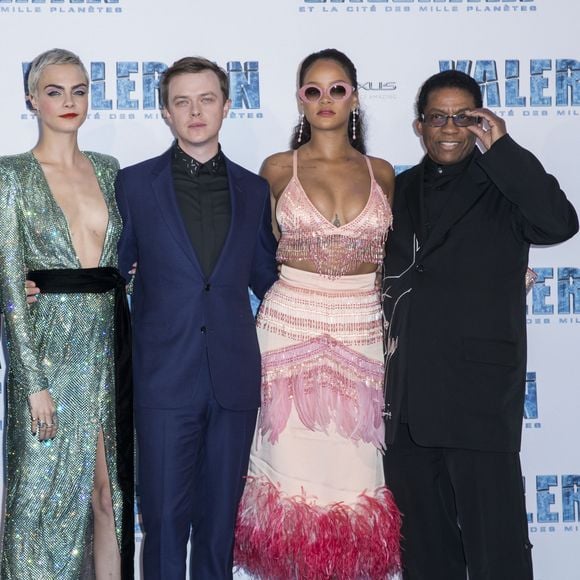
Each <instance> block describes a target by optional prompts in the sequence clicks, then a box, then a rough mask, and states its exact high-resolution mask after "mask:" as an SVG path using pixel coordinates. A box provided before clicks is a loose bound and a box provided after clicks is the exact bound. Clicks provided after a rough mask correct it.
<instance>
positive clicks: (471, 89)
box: [415, 69, 483, 119]
mask: <svg viewBox="0 0 580 580" xmlns="http://www.w3.org/2000/svg"><path fill="white" fill-rule="evenodd" d="M450 88H453V89H461V90H462V91H465V92H467V93H469V94H470V95H471V96H472V97H473V101H474V102H475V106H476V108H478V109H479V108H480V107H482V106H483V99H482V97H481V88H480V86H479V85H478V84H477V82H476V81H475V79H473V78H472V77H470V76H469V75H468V74H465V73H464V72H461V71H459V70H455V69H451V70H444V71H442V72H440V73H437V74H434V75H433V76H431V77H429V78H428V79H427V80H426V81H425V82H424V83H423V86H422V87H421V89H420V90H419V96H418V97H417V103H416V106H415V108H416V113H417V118H418V119H420V118H421V115H422V114H423V113H424V112H425V107H426V106H427V101H428V100H429V95H430V94H431V93H432V92H433V91H436V90H438V89H450Z"/></svg>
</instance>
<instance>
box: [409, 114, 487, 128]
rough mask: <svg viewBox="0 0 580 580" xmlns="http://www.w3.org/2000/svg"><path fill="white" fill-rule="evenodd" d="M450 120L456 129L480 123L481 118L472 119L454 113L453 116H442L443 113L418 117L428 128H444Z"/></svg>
mask: <svg viewBox="0 0 580 580" xmlns="http://www.w3.org/2000/svg"><path fill="white" fill-rule="evenodd" d="M448 119H451V120H452V121H453V124H454V125H455V126H456V127H471V126H472V125H477V124H478V123H481V117H472V116H471V115H466V114H465V113H455V115H444V114H443V113H429V114H428V115H425V114H424V113H422V114H421V116H420V119H419V120H420V121H421V123H426V124H427V125H429V127H444V126H445V125H447V120H448Z"/></svg>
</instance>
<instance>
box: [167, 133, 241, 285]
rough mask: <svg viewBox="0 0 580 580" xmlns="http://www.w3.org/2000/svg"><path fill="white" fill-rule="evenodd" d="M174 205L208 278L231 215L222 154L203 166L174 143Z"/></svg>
mask: <svg viewBox="0 0 580 580" xmlns="http://www.w3.org/2000/svg"><path fill="white" fill-rule="evenodd" d="M171 169H172V173H173V185H174V187H175V193H176V195H177V204H178V206H179V209H180V210H181V215H182V217H183V221H184V223H185V227H186V229H187V232H188V234H189V238H190V240H191V244H192V246H193V249H194V250H195V253H196V255H197V258H198V260H199V263H200V265H201V268H202V270H203V273H204V274H205V276H206V277H209V275H210V274H211V272H212V270H213V269H214V267H215V265H216V262H217V260H218V258H219V255H220V253H221V250H222V248H223V245H224V242H225V240H226V236H227V235H228V230H229V227H230V220H231V215H232V208H231V202H230V189H229V185H228V174H227V170H226V163H225V157H224V154H223V153H222V151H221V148H220V149H219V151H218V153H217V155H215V157H212V158H211V159H210V160H209V161H206V162H205V163H200V162H199V161H197V160H195V159H194V158H193V157H191V156H189V155H188V154H187V153H185V151H183V149H181V147H180V146H179V145H178V144H177V143H175V145H174V147H173V160H172V164H171Z"/></svg>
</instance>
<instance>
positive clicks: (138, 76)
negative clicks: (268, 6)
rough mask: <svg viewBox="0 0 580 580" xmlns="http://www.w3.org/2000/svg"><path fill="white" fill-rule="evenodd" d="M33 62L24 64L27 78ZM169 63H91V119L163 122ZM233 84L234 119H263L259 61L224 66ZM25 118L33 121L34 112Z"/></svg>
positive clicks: (231, 110) (24, 73)
mask: <svg viewBox="0 0 580 580" xmlns="http://www.w3.org/2000/svg"><path fill="white" fill-rule="evenodd" d="M29 68H30V63H28V62H26V63H22V73H23V79H24V84H25V86H26V75H27V73H28V69H29ZM166 69H167V64H166V63H163V62H159V61H118V62H115V63H109V62H105V61H94V62H91V63H90V65H89V67H88V70H89V75H90V111H89V114H88V118H89V119H95V120H100V119H116V120H128V121H131V120H135V119H139V120H143V119H161V111H160V108H159V106H160V101H159V81H160V78H161V75H162V74H163V72H164V71H165V70H166ZM225 69H226V71H227V74H228V77H229V81H230V98H231V100H232V106H231V109H230V113H229V117H230V118H232V119H261V118H262V117H263V113H262V111H261V110H260V104H261V102H260V70H259V62H258V61H246V62H240V61H229V62H227V63H226V67H225ZM21 118H22V119H34V115H33V114H32V113H31V112H28V113H22V114H21Z"/></svg>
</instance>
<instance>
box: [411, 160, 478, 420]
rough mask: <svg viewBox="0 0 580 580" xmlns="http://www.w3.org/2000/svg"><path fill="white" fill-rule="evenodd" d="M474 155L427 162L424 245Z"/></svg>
mask: <svg viewBox="0 0 580 580" xmlns="http://www.w3.org/2000/svg"><path fill="white" fill-rule="evenodd" d="M473 155H474V153H473V152H472V153H470V154H469V155H468V156H467V157H466V158H465V159H462V160H461V161H459V163H454V164H453V165H440V164H439V163H436V162H435V161H433V160H432V159H431V158H430V157H427V158H426V160H425V172H424V175H423V195H422V196H421V216H422V219H423V236H424V239H423V240H422V243H425V240H426V239H427V238H428V237H429V234H430V233H431V231H432V230H433V226H434V225H435V224H436V223H437V220H438V219H439V216H440V215H441V213H442V212H443V208H444V207H445V204H446V203H447V202H448V201H449V198H450V197H451V192H452V190H453V187H454V186H455V184H456V182H457V178H458V177H460V176H461V175H462V174H463V173H464V171H465V170H466V169H467V167H468V166H469V164H470V163H471V160H472V159H473ZM407 401H408V395H407V390H406V389H405V391H404V392H403V400H402V401H401V419H400V421H401V423H408V421H409V419H408V414H407V411H408V409H407V407H408V403H407Z"/></svg>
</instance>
